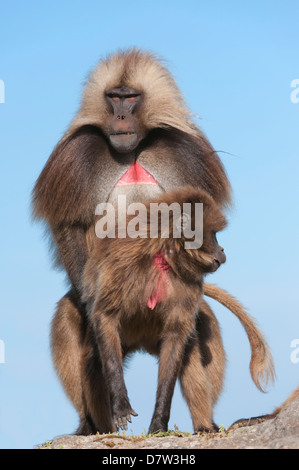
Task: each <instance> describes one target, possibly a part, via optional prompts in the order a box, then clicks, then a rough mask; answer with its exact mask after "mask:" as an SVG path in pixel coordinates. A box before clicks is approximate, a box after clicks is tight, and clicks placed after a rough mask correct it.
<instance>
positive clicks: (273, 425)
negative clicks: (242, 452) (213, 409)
mask: <svg viewBox="0 0 299 470" xmlns="http://www.w3.org/2000/svg"><path fill="white" fill-rule="evenodd" d="M40 448H43V449H106V450H112V449H164V450H167V449H169V450H170V449H189V450H192V449H299V400H296V401H293V402H292V403H290V404H289V405H287V406H286V407H285V408H283V409H282V411H281V412H280V413H279V414H278V415H277V416H276V417H275V418H273V419H269V420H266V421H263V422H261V423H259V424H255V425H253V426H245V427H237V426H235V427H234V428H230V429H228V430H223V431H221V432H219V433H215V434H208V433H201V434H197V435H191V434H187V433H183V432H180V431H173V432H171V433H169V435H165V433H164V436H163V437H156V436H152V437H147V436H143V435H141V436H125V435H118V434H96V435H93V436H74V435H65V436H60V437H56V438H55V439H54V440H53V441H51V442H49V443H46V444H44V445H43V446H41V447H40Z"/></svg>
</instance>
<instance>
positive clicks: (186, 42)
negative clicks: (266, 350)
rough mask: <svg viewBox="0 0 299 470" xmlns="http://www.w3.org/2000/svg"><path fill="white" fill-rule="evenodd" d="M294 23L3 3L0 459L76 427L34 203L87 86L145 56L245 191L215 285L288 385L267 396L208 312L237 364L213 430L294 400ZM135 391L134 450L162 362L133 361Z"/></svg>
mask: <svg viewBox="0 0 299 470" xmlns="http://www.w3.org/2000/svg"><path fill="white" fill-rule="evenodd" d="M298 15H299V4H298V2H297V1H296V0H294V1H293V0H288V1H282V0H281V1H277V0H272V1H270V0H263V1H262V2H261V1H257V0H252V1H250V2H249V1H247V2H238V1H222V0H212V1H209V2H206V1H201V0H186V1H184V2H181V1H177V0H169V1H168V0H151V1H143V2H140V1H131V0H127V2H126V3H125V2H121V1H119V0H115V1H114V2H112V3H111V2H110V3H109V2H108V3H107V2H104V1H100V0H98V1H96V0H87V1H86V0H84V1H83V0H60V1H58V0H51V1H48V0H43V1H42V2H41V1H38V0H27V1H26V2H24V1H21V0H10V1H7V0H5V1H4V0H1V1H0V17H1V27H0V80H2V82H1V83H4V85H5V90H4V95H5V96H4V98H5V100H4V101H5V102H4V103H1V96H0V165H1V171H0V175H1V176H0V178H1V185H0V191H1V225H2V230H1V231H0V239H1V247H2V248H1V265H0V266H1V271H0V285H1V293H2V296H1V297H2V298H1V307H0V309H1V310H0V340H1V344H4V346H5V351H4V352H5V354H4V360H5V362H4V363H3V362H2V363H0V448H32V447H33V446H34V445H36V444H39V443H41V442H44V441H46V440H50V439H52V438H53V437H54V436H56V435H60V434H65V433H71V432H73V431H74V430H75V428H76V427H77V424H78V418H77V415H76V412H75V411H74V409H73V407H72V406H71V404H70V403H69V402H68V400H67V398H66V396H65V394H64V392H63V390H62V388H61V386H60V384H59V382H58V379H57V378H56V376H55V372H54V370H53V366H52V362H51V357H50V347H49V330H50V322H51V318H52V315H53V312H54V308H55V304H56V302H57V301H58V300H59V298H60V297H61V296H62V295H63V294H64V293H65V290H66V286H65V281H64V276H63V274H62V273H59V272H57V271H55V270H53V268H52V265H51V259H50V255H49V253H48V250H47V243H46V241H45V240H44V239H43V229H42V227H41V226H40V225H37V224H33V223H32V220H31V216H30V193H31V190H32V187H33V184H34V182H35V180H36V178H37V177H38V175H39V173H40V171H41V169H42V167H43V166H44V164H45V162H46V160H47V158H48V156H49V155H50V153H51V150H52V149H53V147H54V146H55V144H56V143H57V141H58V140H59V139H60V137H61V136H62V134H63V133H64V131H65V129H66V128H67V126H68V124H69V122H70V121H71V119H72V117H73V115H74V113H75V112H76V110H77V108H78V105H79V99H80V93H81V90H82V85H83V83H84V80H85V78H86V76H87V74H88V73H89V71H90V70H91V69H92V68H93V67H94V66H95V65H96V63H97V62H98V60H99V58H100V57H101V56H105V55H106V54H107V53H110V52H113V51H114V50H116V49H118V48H126V47H130V46H134V45H136V46H137V47H141V48H144V49H149V50H151V51H154V52H156V53H157V54H159V55H160V56H162V57H164V58H165V59H166V61H167V65H168V67H169V68H170V70H171V71H172V73H173V74H174V76H175V77H176V79H177V82H178V85H179V87H180V88H181V90H182V92H183V93H184V95H185V97H186V100H187V102H188V104H189V106H190V108H191V109H192V111H193V112H194V113H196V114H198V115H199V116H200V119H198V120H197V123H198V124H199V125H200V126H201V127H202V129H203V130H204V131H205V133H206V134H207V136H208V137H209V139H210V141H211V142H212V144H213V146H214V147H215V148H216V149H217V150H219V151H221V153H220V154H219V155H220V156H221V158H222V160H223V163H224V165H225V167H226V170H227V173H228V176H229V178H230V180H231V183H232V186H233V190H234V202H235V204H234V208H233V210H232V211H231V212H230V213H229V227H228V228H227V229H226V231H225V232H224V233H223V234H222V235H221V240H220V241H221V243H222V244H223V246H224V247H225V250H226V254H227V263H226V264H225V265H224V266H223V267H222V268H221V269H220V270H219V271H218V272H217V273H215V274H214V275H213V282H216V283H217V284H219V285H220V286H221V287H223V288H226V289H227V290H229V291H230V292H231V293H232V294H233V295H235V296H236V297H238V298H239V299H240V300H241V301H242V302H243V303H244V304H245V305H246V307H247V308H248V310H249V312H250V313H251V314H252V315H253V316H254V317H255V318H256V320H257V322H258V324H259V326H260V327H261V329H262V330H263V331H264V333H265V335H266V338H267V340H268V342H269V345H270V347H271V350H272V353H273V356H274V361H275V364H276V373H277V381H276V383H275V385H274V386H273V387H272V388H271V389H270V391H269V392H268V393H267V394H262V393H261V392H259V391H258V390H257V389H256V388H255V386H254V384H253V382H252V381H251V378H250V375H249V369H248V366H249V360H250V351H249V346H248V341H247V337H246V335H245V332H244V330H243V329H242V327H241V326H240V324H239V323H238V320H237V319H236V318H235V317H234V316H233V315H232V314H231V313H230V312H228V311H227V310H225V309H224V308H223V307H220V306H219V305H217V304H215V303H213V302H211V305H212V306H213V309H214V311H215V313H216V315H217V318H218V320H219V322H220V325H221V329H222V334H223V341H224V345H225V349H226V353H227V361H228V363H227V371H226V378H225V384H224V389H223V393H222V395H221V397H220V399H219V402H218V404H217V407H216V410H215V421H216V422H217V423H218V424H219V425H221V424H223V425H224V426H228V425H229V424H231V423H232V422H233V421H234V420H235V419H238V418H241V417H246V416H250V415H257V414H261V413H265V412H270V411H271V410H272V409H273V408H274V407H275V406H277V405H279V404H280V403H281V402H282V401H283V400H284V399H285V398H286V397H287V395H288V394H289V393H290V391H291V390H292V389H294V388H295V387H296V386H298V384H299V380H298V378H299V362H298V363H297V362H296V361H292V360H291V354H292V352H293V357H297V358H299V353H298V354H297V355H296V353H295V354H294V347H293V348H291V342H292V341H294V340H295V339H298V338H299V325H298V311H299V301H298V288H299V284H298V279H299V276H298V261H299V250H298V238H299V221H298V200H299V184H298V183H299V163H298V162H299V158H298V157H299V141H298V130H299V128H298V127H299V102H298V103H296V102H292V101H291V93H292V91H294V89H293V88H291V82H292V81H293V80H294V79H299V60H298V59H299V57H298V50H299V32H298V17H299V16H298ZM298 97H299V93H298ZM2 101H3V100H2ZM295 101H296V100H295ZM211 280H212V278H211ZM293 344H294V343H293ZM2 359H3V358H2ZM0 360H1V358H0ZM125 377H126V382H127V386H128V390H129V396H130V399H131V403H132V406H133V408H134V409H135V410H136V411H137V412H138V413H139V416H138V417H137V418H134V422H133V423H132V425H131V426H130V430H132V431H129V432H132V433H134V434H138V433H140V432H144V431H146V430H147V429H148V426H149V422H150V418H151V414H152V411H153V406H154V398H155V387H156V378H157V363H156V360H155V359H153V358H151V357H149V356H146V355H136V357H134V358H133V359H132V360H131V362H130V364H129V367H128V369H127V370H126V376H125ZM175 424H176V425H177V426H178V427H179V428H180V429H181V430H183V431H191V430H192V427H191V420H190V417H189V412H188V410H187V408H186V405H185V404H184V402H183V401H182V398H181V396H180V390H179V387H177V388H176V391H175V397H174V400H173V405H172V413H171V418H170V422H169V427H170V428H173V426H174V425H175Z"/></svg>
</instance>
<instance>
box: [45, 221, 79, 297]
mask: <svg viewBox="0 0 299 470" xmlns="http://www.w3.org/2000/svg"><path fill="white" fill-rule="evenodd" d="M52 231H53V235H54V239H55V242H56V243H57V247H58V257H59V262H60V263H61V264H62V265H63V266H64V267H65V269H66V272H67V274H68V277H69V280H70V282H71V283H72V285H73V287H74V288H75V290H76V291H77V293H78V294H79V296H80V297H81V294H82V286H81V280H82V274H83V270H84V266H85V264H86V261H87V259H88V251H87V246H86V238H85V230H84V229H83V228H82V226H79V225H71V226H70V225H62V224H61V225H59V226H57V227H55V228H53V229H52Z"/></svg>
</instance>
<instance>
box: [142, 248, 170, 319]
mask: <svg viewBox="0 0 299 470" xmlns="http://www.w3.org/2000/svg"><path fill="white" fill-rule="evenodd" d="M154 265H155V267H156V269H157V270H158V272H159V274H158V276H159V278H158V283H157V287H156V289H155V290H154V291H153V292H152V293H151V295H150V297H149V299H148V301H147V306H148V307H149V308H150V309H151V310H153V309H154V308H155V306H156V305H157V303H159V302H161V301H162V300H164V299H165V298H166V295H167V285H168V274H167V271H168V270H169V269H171V268H170V266H169V264H168V263H167V261H166V259H165V258H164V256H163V255H162V253H157V254H156V256H155V257H154Z"/></svg>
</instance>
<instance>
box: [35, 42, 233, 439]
mask: <svg viewBox="0 0 299 470" xmlns="http://www.w3.org/2000/svg"><path fill="white" fill-rule="evenodd" d="M185 185H191V186H193V187H199V188H202V189H204V190H205V191H207V193H208V194H209V195H210V196H211V197H212V198H213V200H214V201H215V202H216V203H217V204H218V205H219V207H221V208H224V207H225V206H228V205H229V204H230V201H231V189H230V184H229V181H228V179H227V176H226V174H225V171H224V169H223V165H222V163H221V161H220V159H219V157H218V155H217V154H216V152H215V151H214V149H213V147H212V146H211V144H210V143H209V141H208V139H207V138H206V137H205V135H204V134H203V133H202V131H201V130H200V129H199V128H198V127H197V126H196V125H195V123H194V122H193V121H192V119H191V114H190V112H189V110H188V108H187V106H186V104H185V102H184V99H183V97H182V95H181V93H180V91H179V90H178V87H177V85H176V83H175V81H174V79H173V77H172V76H171V74H170V73H169V71H168V70H167V69H166V68H165V66H164V65H163V64H162V62H161V60H159V59H158V58H157V57H155V56H154V55H153V54H151V53H147V52H143V51H140V50H136V49H131V50H128V51H120V52H117V53H116V54H114V55H111V56H110V57H108V58H107V59H103V60H102V61H101V62H100V64H99V65H98V66H97V67H96V69H95V70H94V72H92V73H91V75H90V77H89V79H88V80H87V83H86V86H85V89H84V92H83V97H82V102H81V106H80V108H79V110H78V113H77V114H76V116H75V118H74V119H73V121H72V122H71V124H70V126H69V128H68V130H67V131H66V133H65V135H64V136H63V137H62V139H61V140H60V142H58V144H57V146H56V147H55V149H54V150H53V152H52V154H51V156H50V158H49V160H48V162H47V163H46V165H45V167H44V169H43V170H42V172H41V174H40V176H39V178H38V180H37V182H36V184H35V187H34V191H33V208H34V215H35V217H36V218H37V219H41V220H43V221H44V223H45V224H46V226H47V227H48V231H49V233H50V234H51V236H52V240H53V245H54V246H55V247H56V258H57V262H58V264H60V265H61V266H62V267H63V268H64V270H65V272H66V274H67V276H68V279H69V281H70V284H71V288H70V290H69V292H68V293H67V294H66V295H65V296H64V297H63V298H62V299H61V300H60V302H59V303H58V306H57V310H56V313H55V316H54V319H53V322H52V332H51V346H52V354H53V360H54V364H55V367H56V369H57V373H58V376H59V378H60V380H61V382H62V384H63V386H64V389H65V391H66V393H67V395H68V396H69V398H70V400H71V401H72V403H73V404H74V406H75V408H76V410H77V411H78V414H79V416H80V424H79V427H78V430H77V433H78V434H80V433H82V434H89V433H91V432H95V431H97V430H98V431H100V432H105V431H107V430H109V429H110V428H109V426H110V422H108V423H107V421H106V420H105V413H103V412H102V410H104V409H105V408H106V407H107V404H106V403H105V402H104V400H103V399H102V398H101V396H102V395H101V390H102V389H105V387H106V385H105V381H106V378H105V377H103V375H102V373H101V372H100V367H99V358H98V352H97V350H96V349H95V348H94V346H93V344H92V335H91V327H90V319H89V317H88V316H87V315H86V309H85V305H84V302H82V298H81V296H82V275H83V271H84V267H85V264H86V262H87V260H88V259H89V257H90V256H91V253H92V248H93V245H94V242H95V239H96V235H95V208H96V206H97V205H98V204H99V203H101V202H107V201H109V202H112V203H116V202H117V200H118V196H119V195H122V196H126V198H127V202H128V203H130V202H134V201H135V202H142V201H145V200H147V199H148V198H149V197H155V196H156V195H158V194H161V193H163V192H165V191H169V190H171V189H175V188H178V187H180V186H185ZM198 328H200V332H201V346H200V347H201V355H202V357H204V358H205V359H204V364H205V373H206V374H208V375H209V376H210V377H211V380H210V383H211V384H212V385H211V390H210V392H209V393H210V400H211V402H212V403H213V405H214V404H215V402H216V401H217V398H218V396H219V394H220V392H221V389H222V383H223V374H224V368H225V353H224V350H223V346H222V341H221V335H220V331H219V326H218V322H217V320H216V318H215V316H214V314H213V312H212V311H211V309H210V307H209V306H208V304H207V303H206V302H205V301H202V302H201V307H200V313H199V320H198ZM83 364H84V366H83ZM197 364H201V360H200V358H199V356H198V357H197V358H194V360H193V361H192V363H190V364H186V365H185V370H184V376H185V377H188V374H190V381H191V378H192V379H194V382H196V381H197V376H200V374H201V365H199V366H198V367H199V369H198V370H197ZM96 390H97V391H98V392H99V394H98V395H97V397H98V398H97V399H96V401H95V402H93V403H87V398H86V397H90V396H91V395H92V393H93V391H96ZM104 396H105V394H104ZM197 405H198V402H197V398H196V394H194V398H193V407H194V408H196V406H197ZM91 410H92V412H91ZM91 414H92V416H93V419H92V418H91ZM95 423H96V425H95ZM194 427H195V428H197V427H198V423H195V426H194Z"/></svg>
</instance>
